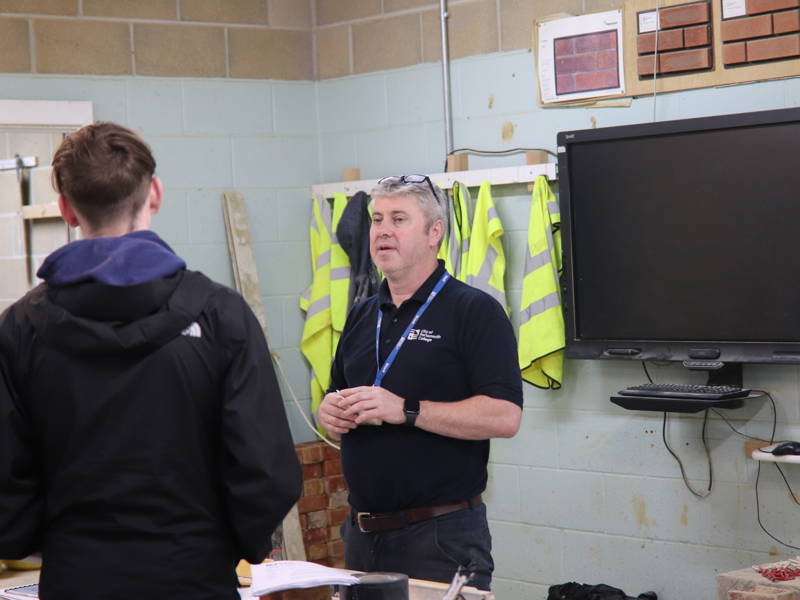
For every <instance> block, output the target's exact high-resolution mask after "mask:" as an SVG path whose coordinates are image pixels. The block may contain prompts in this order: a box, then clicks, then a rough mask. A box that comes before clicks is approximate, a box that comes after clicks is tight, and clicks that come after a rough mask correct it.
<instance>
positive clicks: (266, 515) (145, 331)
mask: <svg viewBox="0 0 800 600" xmlns="http://www.w3.org/2000/svg"><path fill="white" fill-rule="evenodd" d="M301 485H302V476H301V471H300V468H299V465H298V462H297V458H296V456H295V453H294V448H293V445H292V440H291V435H290V432H289V428H288V425H287V420H286V414H285V411H284V405H283V402H282V399H281V395H280V392H279V388H278V384H277V381H276V378H275V373H274V371H273V368H272V364H271V361H270V356H269V350H268V348H267V345H266V343H265V340H264V336H263V334H262V331H261V328H260V326H259V324H258V322H257V320H256V318H255V316H254V315H253V313H252V311H251V310H250V309H249V307H248V306H247V305H246V304H245V302H244V300H243V299H242V298H241V296H239V295H238V294H236V293H235V292H233V291H232V290H230V289H228V288H225V287H223V286H220V285H218V284H215V283H213V282H212V281H210V280H209V279H207V278H206V277H205V276H204V275H202V274H200V273H197V272H193V271H188V270H184V269H180V270H178V271H176V272H175V273H174V274H172V275H170V276H167V277H161V278H158V279H155V280H153V281H146V282H143V283H138V284H136V285H125V286H113V285H106V284H103V283H98V282H97V281H84V282H80V283H75V284H72V285H63V286H51V285H47V284H41V285H39V286H38V287H37V288H35V289H34V290H32V291H31V292H29V293H28V294H27V295H26V296H25V297H23V298H22V299H21V300H20V301H18V302H17V303H16V304H14V305H13V306H11V307H10V308H9V309H8V310H6V312H5V313H3V314H2V315H1V316H0V557H3V558H19V557H22V556H25V555H27V554H29V553H31V552H34V551H41V552H42V555H43V568H42V573H41V580H40V597H41V598H44V599H53V598H56V599H58V600H71V599H75V600H78V599H80V600H90V599H94V598H97V599H100V598H114V599H126V598H131V599H133V598H136V599H137V600H141V599H143V598H187V599H188V598H191V599H192V600H199V599H205V598H208V599H211V598H213V599H215V600H220V599H222V598H231V599H234V598H238V594H237V592H236V590H235V588H236V576H235V565H236V563H237V561H238V559H239V558H245V559H247V560H249V561H251V562H259V561H261V560H262V559H263V558H264V557H265V555H267V553H268V552H269V550H270V548H271V545H270V534H271V533H272V531H273V529H274V528H275V527H276V526H277V525H278V524H279V523H280V522H281V520H282V519H283V517H284V516H285V514H286V513H287V512H288V511H289V509H290V508H291V506H292V505H293V504H294V502H295V501H296V500H297V498H298V496H299V494H300V490H301Z"/></svg>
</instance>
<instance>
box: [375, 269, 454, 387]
mask: <svg viewBox="0 0 800 600" xmlns="http://www.w3.org/2000/svg"><path fill="white" fill-rule="evenodd" d="M448 279H450V273H448V272H447V271H445V272H444V274H443V275H442V277H441V278H440V279H439V281H438V282H436V285H435V286H434V288H433V290H431V293H430V294H428V299H427V300H425V304H423V305H422V306H420V307H419V308H418V309H417V313H416V314H415V315H414V318H413V319H411V322H410V323H409V324H408V327H406V330H405V331H404V332H403V335H401V336H400V339H399V340H397V343H396V344H395V345H394V348H392V351H391V353H390V354H389V356H388V357H386V360H385V361H384V363H383V366H380V365H381V353H380V349H381V323H382V322H383V312H382V311H381V307H380V305H379V306H378V324H377V326H376V327H375V364H376V365H379V368H378V372H377V373H376V374H375V383H373V384H372V385H374V386H377V387H379V386H380V385H381V382H382V381H383V378H384V377H385V376H386V373H388V372H389V368H390V367H391V366H392V363H393V362H394V359H395V358H396V357H397V353H398V352H400V348H401V347H402V346H403V344H405V342H406V339H408V334H409V333H410V332H411V329H413V327H414V325H416V324H417V321H419V318H420V317H421V316H422V313H424V312H425V311H426V310H427V308H428V307H429V306H430V304H431V302H433V299H434V298H436V295H437V294H438V293H439V292H441V291H442V288H443V287H444V284H445V283H447V280H448Z"/></svg>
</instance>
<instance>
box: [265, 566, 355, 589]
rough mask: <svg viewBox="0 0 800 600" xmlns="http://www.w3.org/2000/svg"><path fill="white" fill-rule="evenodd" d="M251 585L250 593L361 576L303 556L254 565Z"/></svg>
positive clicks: (342, 582)
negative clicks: (311, 560)
mask: <svg viewBox="0 0 800 600" xmlns="http://www.w3.org/2000/svg"><path fill="white" fill-rule="evenodd" d="M251 573H252V577H253V581H252V584H251V585H250V595H251V596H265V595H267V594H270V593H272V592H280V591H281V590H290V589H294V588H310V587H316V586H319V585H352V584H354V583H358V578H357V577H356V576H355V575H353V574H351V573H349V572H347V571H344V570H342V569H333V568H331V567H325V566H323V565H318V564H316V563H311V562H306V561H302V560H276V561H275V562H270V563H263V564H260V565H253V566H252V567H251Z"/></svg>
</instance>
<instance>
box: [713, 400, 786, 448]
mask: <svg viewBox="0 0 800 600" xmlns="http://www.w3.org/2000/svg"><path fill="white" fill-rule="evenodd" d="M711 411H712V412H713V413H714V414H715V415H717V416H718V417H719V418H720V419H722V420H723V421H725V424H726V425H727V426H728V427H730V429H731V431H733V432H734V433H737V434H739V435H740V436H742V437H746V438H747V439H749V440H756V441H759V442H764V443H765V444H771V443H772V442H770V441H768V440H765V439H764V438H760V437H756V436H754V435H747V434H746V433H742V432H741V431H739V430H738V429H736V427H734V426H733V425H731V422H730V421H728V419H726V418H725V415H723V414H722V413H721V412H719V411H718V410H717V409H716V408H712V409H711Z"/></svg>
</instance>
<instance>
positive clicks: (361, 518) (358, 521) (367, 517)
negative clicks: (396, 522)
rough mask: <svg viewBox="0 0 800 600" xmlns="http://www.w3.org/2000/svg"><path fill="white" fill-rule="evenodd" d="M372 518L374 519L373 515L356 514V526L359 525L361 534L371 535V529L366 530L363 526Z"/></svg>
mask: <svg viewBox="0 0 800 600" xmlns="http://www.w3.org/2000/svg"><path fill="white" fill-rule="evenodd" d="M372 518H373V516H372V513H368V512H356V524H357V525H358V528H359V530H360V531H361V533H370V531H372V530H371V529H364V525H362V523H363V522H364V521H369V520H370V519H372Z"/></svg>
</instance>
